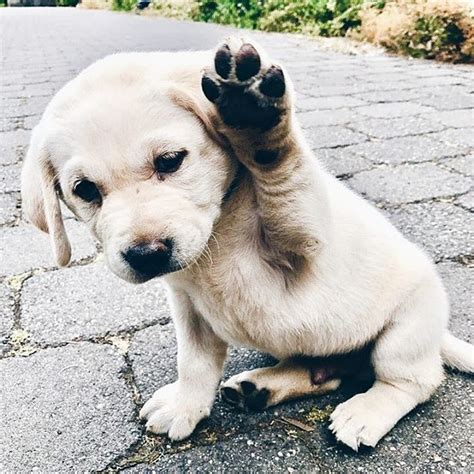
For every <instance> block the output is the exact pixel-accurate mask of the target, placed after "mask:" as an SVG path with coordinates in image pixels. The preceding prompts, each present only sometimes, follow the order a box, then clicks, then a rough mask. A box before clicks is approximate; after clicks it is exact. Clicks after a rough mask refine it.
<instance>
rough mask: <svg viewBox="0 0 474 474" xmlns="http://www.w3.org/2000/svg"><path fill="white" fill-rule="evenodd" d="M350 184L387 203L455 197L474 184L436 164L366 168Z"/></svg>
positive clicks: (364, 194)
mask: <svg viewBox="0 0 474 474" xmlns="http://www.w3.org/2000/svg"><path fill="white" fill-rule="evenodd" d="M348 183H349V185H350V186H351V187H352V188H353V189H355V190H357V191H358V192H359V193H361V194H362V195H363V196H366V197H367V198H369V199H370V200H371V201H375V202H381V203H387V204H402V203H407V202H413V201H420V200H422V199H429V198H435V197H443V196H451V195H454V194H457V193H463V192H466V191H468V190H469V189H470V188H471V186H472V182H471V180H470V179H468V178H465V177H463V176H459V175H457V174H454V173H450V172H449V171H446V170H443V169H440V168H438V167H437V166H436V165H434V164H432V163H420V164H416V165H401V166H397V167H395V168H392V167H380V168H376V169H373V170H369V171H362V172H361V173H358V174H356V175H355V176H354V177H353V178H351V179H350V180H349V182H348Z"/></svg>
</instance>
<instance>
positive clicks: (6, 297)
mask: <svg viewBox="0 0 474 474" xmlns="http://www.w3.org/2000/svg"><path fill="white" fill-rule="evenodd" d="M13 318H14V316H13V294H12V292H11V290H10V288H8V286H6V285H3V284H0V354H1V353H2V351H3V350H4V349H6V344H7V341H8V338H9V336H10V332H11V329H12V325H13Z"/></svg>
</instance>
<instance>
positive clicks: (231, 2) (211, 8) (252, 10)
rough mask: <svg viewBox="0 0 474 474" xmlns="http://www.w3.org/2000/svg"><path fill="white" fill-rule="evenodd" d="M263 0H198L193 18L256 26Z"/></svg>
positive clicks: (241, 25)
mask: <svg viewBox="0 0 474 474" xmlns="http://www.w3.org/2000/svg"><path fill="white" fill-rule="evenodd" d="M263 2H264V0H198V1H197V5H196V8H195V9H194V11H193V19H194V20H198V21H211V22H214V23H222V24H224V25H235V26H238V27H240V28H258V23H259V20H260V18H261V16H262V14H263Z"/></svg>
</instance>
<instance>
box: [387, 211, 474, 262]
mask: <svg viewBox="0 0 474 474" xmlns="http://www.w3.org/2000/svg"><path fill="white" fill-rule="evenodd" d="M390 215H391V221H392V222H393V224H395V226H397V227H398V228H399V229H400V230H401V231H402V233H403V234H404V235H405V236H406V237H407V238H409V239H410V240H412V241H414V242H416V243H418V244H419V245H420V246H421V247H423V248H425V250H426V251H427V252H428V253H429V254H430V255H431V256H432V257H433V258H434V259H435V260H437V261H438V260H440V259H442V258H450V257H451V258H452V257H456V256H458V255H469V254H472V253H473V252H474V215H473V214H472V213H470V212H468V211H466V210H464V209H461V208H459V207H457V206H454V205H452V204H447V203H443V202H429V203H419V204H410V205H407V206H404V207H403V208H399V209H392V210H391V211H390Z"/></svg>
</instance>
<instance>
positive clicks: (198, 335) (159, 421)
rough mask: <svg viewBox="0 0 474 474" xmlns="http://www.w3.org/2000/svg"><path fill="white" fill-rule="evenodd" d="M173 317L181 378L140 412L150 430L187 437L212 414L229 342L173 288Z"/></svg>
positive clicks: (160, 391) (160, 390)
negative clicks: (218, 335) (200, 422)
mask: <svg viewBox="0 0 474 474" xmlns="http://www.w3.org/2000/svg"><path fill="white" fill-rule="evenodd" d="M171 304H172V311H173V320H174V322H175V326H176V337H177V341H178V380H177V381H176V382H174V383H172V384H169V385H165V386H164V387H162V388H160V389H159V390H157V391H156V392H155V393H154V395H153V397H152V398H151V399H150V400H148V401H147V402H146V403H145V405H144V406H143V408H142V410H141V411H140V417H141V418H144V419H146V420H147V425H146V427H147V430H148V431H152V432H153V433H168V436H169V437H170V438H171V439H173V440H180V439H184V438H186V437H188V436H189V435H190V434H191V433H192V432H193V431H194V428H195V427H196V425H197V424H198V423H199V421H201V420H202V419H203V418H206V417H208V416H209V413H210V411H211V407H212V404H213V402H214V398H215V395H216V390H217V386H218V383H219V381H220V378H221V376H222V367H223V364H224V360H225V357H226V353H227V345H226V344H225V343H224V342H223V341H222V340H221V339H219V338H218V337H217V336H216V335H215V334H214V332H213V331H212V329H211V328H210V327H209V325H208V324H207V323H206V322H205V321H204V320H203V319H202V318H201V317H200V316H199V315H198V314H196V312H195V310H194V308H193V306H192V304H191V301H190V300H189V298H188V296H187V295H186V294H184V293H183V292H181V291H173V293H172V297H171Z"/></svg>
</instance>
